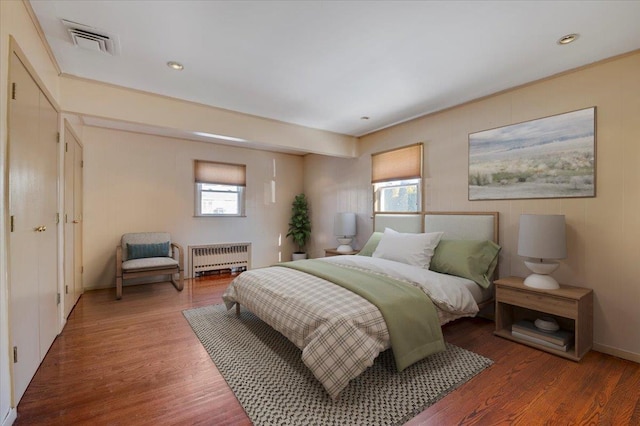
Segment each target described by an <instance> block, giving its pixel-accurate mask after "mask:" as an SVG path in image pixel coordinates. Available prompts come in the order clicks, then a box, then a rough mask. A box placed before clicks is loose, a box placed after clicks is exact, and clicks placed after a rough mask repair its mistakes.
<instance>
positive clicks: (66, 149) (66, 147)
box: [64, 142, 69, 152]
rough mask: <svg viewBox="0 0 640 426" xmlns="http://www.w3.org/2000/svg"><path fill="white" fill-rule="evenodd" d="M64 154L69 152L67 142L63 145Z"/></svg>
mask: <svg viewBox="0 0 640 426" xmlns="http://www.w3.org/2000/svg"><path fill="white" fill-rule="evenodd" d="M64 152H69V142H65V143H64Z"/></svg>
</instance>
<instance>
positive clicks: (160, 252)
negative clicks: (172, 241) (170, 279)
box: [127, 241, 169, 260]
mask: <svg viewBox="0 0 640 426" xmlns="http://www.w3.org/2000/svg"><path fill="white" fill-rule="evenodd" d="M168 256H169V241H167V242H164V243H157V244H129V243H127V260H131V259H143V258H145V257H168Z"/></svg>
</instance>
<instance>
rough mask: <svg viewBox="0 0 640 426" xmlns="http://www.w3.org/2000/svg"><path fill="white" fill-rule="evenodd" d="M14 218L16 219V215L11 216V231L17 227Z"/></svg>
mask: <svg viewBox="0 0 640 426" xmlns="http://www.w3.org/2000/svg"><path fill="white" fill-rule="evenodd" d="M14 219H15V216H11V232H13V231H14V230H15V229H16V227H15V223H14Z"/></svg>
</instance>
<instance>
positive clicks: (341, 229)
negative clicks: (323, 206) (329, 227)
mask: <svg viewBox="0 0 640 426" xmlns="http://www.w3.org/2000/svg"><path fill="white" fill-rule="evenodd" d="M333 235H336V236H339V237H353V236H355V235H356V214H355V213H336V217H335V218H334V221H333Z"/></svg>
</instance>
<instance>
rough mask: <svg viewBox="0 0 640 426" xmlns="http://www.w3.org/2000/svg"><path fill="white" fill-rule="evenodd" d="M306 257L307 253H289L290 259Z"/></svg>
mask: <svg viewBox="0 0 640 426" xmlns="http://www.w3.org/2000/svg"><path fill="white" fill-rule="evenodd" d="M306 258H307V253H299V252H295V253H291V259H292V260H300V259H306Z"/></svg>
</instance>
